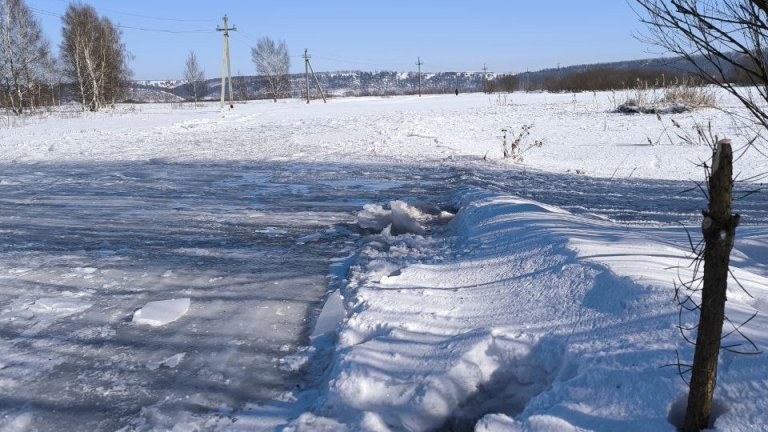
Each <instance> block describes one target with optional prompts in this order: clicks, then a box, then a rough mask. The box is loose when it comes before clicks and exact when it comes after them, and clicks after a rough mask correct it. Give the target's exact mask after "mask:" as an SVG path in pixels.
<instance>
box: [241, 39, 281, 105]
mask: <svg viewBox="0 0 768 432" xmlns="http://www.w3.org/2000/svg"><path fill="white" fill-rule="evenodd" d="M251 59H252V60H253V63H254V64H255V65H256V72H257V73H258V74H259V75H263V76H264V77H265V78H266V79H267V85H268V86H269V88H268V93H269V95H270V96H271V97H272V99H273V100H274V101H275V102H277V99H278V98H281V97H285V96H287V95H288V90H289V89H290V87H291V81H290V77H289V71H290V68H291V58H290V57H289V56H288V47H287V46H286V45H285V41H280V42H279V43H275V41H273V40H272V39H270V38H268V37H263V38H261V39H259V40H258V42H257V43H256V46H255V47H253V48H251Z"/></svg>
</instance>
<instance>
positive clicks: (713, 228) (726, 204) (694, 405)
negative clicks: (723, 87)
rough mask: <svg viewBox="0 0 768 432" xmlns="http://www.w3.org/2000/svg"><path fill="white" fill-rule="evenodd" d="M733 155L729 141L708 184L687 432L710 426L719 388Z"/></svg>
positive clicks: (732, 229) (735, 219) (732, 223)
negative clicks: (699, 301) (702, 265)
mask: <svg viewBox="0 0 768 432" xmlns="http://www.w3.org/2000/svg"><path fill="white" fill-rule="evenodd" d="M732 176H733V152H732V150H731V142H730V140H722V141H720V142H718V143H717V150H716V152H715V155H714V157H713V158H712V175H711V177H710V179H709V210H707V211H704V222H703V223H702V226H701V228H702V232H703V234H704V240H705V242H706V245H705V249H704V287H703V290H702V295H701V308H700V316H699V327H698V334H697V336H696V353H695V354H694V359H693V368H692V374H691V383H690V389H689V393H688V408H687V411H686V414H685V424H684V425H683V431H684V432H698V431H700V430H702V429H706V428H707V427H708V426H709V420H710V415H711V414H712V397H713V395H714V391H715V384H716V382H717V359H718V355H719V352H720V340H721V338H722V332H723V319H724V317H725V301H726V288H727V286H728V265H729V261H730V254H731V248H732V247H733V239H734V237H735V235H736V225H738V223H739V216H738V215H735V216H734V215H731V193H732V190H733V180H732Z"/></svg>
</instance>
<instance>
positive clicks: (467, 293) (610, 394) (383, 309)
mask: <svg viewBox="0 0 768 432" xmlns="http://www.w3.org/2000/svg"><path fill="white" fill-rule="evenodd" d="M365 212H367V213H375V214H378V213H381V211H380V209H375V210H374V209H371V208H370V207H367V208H366V210H365ZM447 234H449V235H448V236H447V237H441V236H436V237H433V238H427V237H424V236H420V235H415V234H404V235H400V236H393V235H391V233H390V232H387V231H386V230H385V231H384V232H382V233H381V234H374V235H371V236H370V237H369V239H368V241H367V242H366V244H365V246H364V247H363V249H362V251H361V252H360V254H359V256H358V257H357V261H356V262H355V263H354V264H353V265H352V267H351V268H350V272H349V281H348V284H347V285H346V287H345V288H344V289H343V290H342V295H343V298H344V302H345V306H346V310H347V319H346V320H345V321H344V323H343V325H342V327H341V329H340V331H339V333H338V343H337V347H336V349H335V353H334V354H333V358H332V363H331V368H330V373H329V375H328V387H327V390H326V391H325V392H323V393H322V394H321V396H320V397H319V398H317V403H316V404H315V405H314V407H313V408H312V409H311V410H310V411H309V412H306V413H305V414H303V415H301V416H299V417H298V418H296V419H295V420H293V421H292V422H291V423H290V424H289V428H288V430H296V431H301V430H346V428H348V430H366V431H390V430H407V431H423V430H433V429H443V428H453V429H452V430H469V429H471V428H473V427H476V430H478V431H509V430H513V431H514V430H518V431H531V432H533V431H554V430H557V431H582V430H603V431H604V430H622V431H648V430H654V431H664V430H668V431H674V430H675V427H674V426H673V425H672V424H670V422H669V420H668V417H669V416H673V417H674V415H675V413H674V412H671V410H672V406H673V404H674V403H675V402H676V401H678V400H679V399H680V398H681V397H683V395H684V394H685V389H684V384H683V382H682V381H681V380H680V378H679V377H678V376H677V375H676V371H675V369H674V368H662V366H664V365H667V364H670V363H672V362H674V360H675V350H678V351H679V352H680V354H681V356H682V357H683V358H692V350H691V347H689V346H688V345H687V344H685V343H684V342H683V341H682V339H681V337H680V335H679V333H678V332H677V330H676V325H677V324H678V321H677V309H676V307H675V306H674V304H673V301H672V299H673V281H674V280H675V279H676V277H677V276H678V275H679V276H680V277H682V278H685V277H687V276H689V272H690V270H688V269H687V263H688V262H689V260H690V257H689V253H688V251H687V250H686V249H685V244H684V243H683V242H682V241H681V240H682V239H681V238H680V237H679V235H680V234H681V232H679V231H678V232H675V233H670V232H669V231H668V230H665V229H658V230H655V231H654V230H652V229H650V230H649V229H644V230H639V229H629V228H627V227H624V226H617V225H615V224H612V223H608V222H604V221H596V220H590V219H585V218H582V217H577V216H574V215H572V214H569V213H567V212H565V211H562V210H560V209H557V208H553V207H550V206H546V205H542V204H539V203H536V202H532V201H528V200H522V199H518V198H513V197H507V196H494V195H488V194H467V195H465V196H464V198H463V203H462V208H461V211H460V212H459V213H458V214H457V216H456V219H455V220H454V221H453V223H452V225H450V226H449V228H448V232H447ZM683 235H684V234H683ZM754 241H755V240H749V239H745V241H744V242H745V244H748V245H752V244H753V243H754ZM737 248H738V244H737ZM737 253H739V254H741V253H743V252H737ZM678 266H681V270H679V273H678V272H677V271H676V270H670V268H674V267H678ZM736 275H737V276H738V277H739V279H740V281H741V282H742V284H744V286H745V288H746V289H747V290H749V291H750V292H751V294H752V295H753V296H754V298H749V297H747V296H745V295H743V294H742V293H740V292H737V291H738V290H739V289H738V288H736V290H732V291H731V292H730V293H729V300H730V301H729V303H728V307H729V310H728V313H729V315H730V316H731V317H732V318H733V319H735V320H739V319H743V318H746V317H748V316H749V315H750V314H751V313H752V312H753V311H755V310H761V312H763V314H762V315H765V312H766V311H765V305H766V304H768V303H766V299H768V279H766V277H765V276H766V275H765V274H756V273H754V268H752V269H751V270H750V269H736ZM731 286H735V283H733V281H732V284H731ZM766 324H768V322H767V321H766V319H765V318H764V317H763V316H761V317H758V318H757V319H756V320H755V321H753V322H751V323H750V325H749V326H748V327H749V329H748V330H747V332H748V334H749V336H750V337H752V338H753V340H754V341H755V342H756V343H757V344H758V345H759V346H765V344H766V342H768V337H767V336H768V335H766V333H765V332H764V331H763V330H762V329H764V328H766ZM766 376H768V359H766V358H765V356H757V357H734V356H732V355H729V354H727V353H726V354H724V355H723V364H722V365H721V371H720V375H719V382H718V385H719V388H718V392H717V395H716V397H717V403H718V404H719V406H722V407H723V409H722V412H723V413H722V414H721V415H720V416H719V417H718V418H717V420H716V423H715V429H716V430H723V431H725V430H727V431H732V430H755V429H754V428H756V427H758V426H759V425H764V424H766V423H767V422H768V411H766V410H764V409H763V408H762V407H765V406H766V405H768V392H766V391H765V388H766V387H765V385H766V383H767V382H766V380H765V377H766ZM299 398H301V396H299ZM672 411H674V410H672ZM246 418H247V417H246ZM248 424H249V423H248V422H247V421H246V422H244V423H243V425H242V426H246V425H248Z"/></svg>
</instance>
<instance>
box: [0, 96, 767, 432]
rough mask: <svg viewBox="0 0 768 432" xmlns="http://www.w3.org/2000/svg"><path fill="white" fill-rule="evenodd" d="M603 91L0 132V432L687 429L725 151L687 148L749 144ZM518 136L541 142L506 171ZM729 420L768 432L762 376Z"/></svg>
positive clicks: (746, 377)
mask: <svg viewBox="0 0 768 432" xmlns="http://www.w3.org/2000/svg"><path fill="white" fill-rule="evenodd" d="M614 96H615V95H613V94H608V93H596V94H593V93H584V94H577V95H572V94H518V93H516V94H512V95H506V96H496V95H493V96H487V95H479V94H476V95H460V96H459V97H455V96H453V95H450V96H428V97H422V98H416V97H393V98H350V99H333V100H330V101H329V103H328V104H321V103H313V104H310V105H306V104H304V103H302V102H300V101H295V100H293V101H283V102H280V103H277V104H274V103H271V102H258V103H248V104H239V105H236V107H235V110H234V111H229V110H228V111H226V112H223V113H222V112H219V111H218V104H209V105H206V106H204V107H203V108H199V109H197V110H193V109H191V108H189V109H188V108H184V109H179V108H178V107H172V106H170V105H135V106H121V107H118V108H117V109H116V110H115V111H113V112H100V113H78V112H71V111H68V112H66V113H55V114H51V115H47V116H41V117H34V118H27V119H22V120H19V119H3V118H0V232H2V234H3V236H2V238H0V390H2V392H1V394H2V396H0V429H2V430H11V431H27V430H29V431H33V430H42V431H47V430H50V431H54V430H62V429H73V430H81V429H86V430H125V431H130V430H175V431H193V430H218V431H252V430H269V431H271V430H288V431H316V430H329V431H337V430H365V431H389V430H391V431H398V430H409V431H420V430H473V429H475V430H478V431H506V430H520V431H568V430H573V431H579V430H601V431H603V430H609V431H612V430H622V431H625V430H626V431H648V430H670V431H671V430H674V426H673V424H674V423H675V422H677V421H679V420H678V417H679V416H680V411H681V409H680V406H681V401H683V400H684V399H683V398H684V395H685V385H684V383H683V382H682V380H681V379H680V377H678V376H677V371H676V369H675V368H671V367H666V368H665V367H662V366H664V365H668V364H670V363H673V362H674V361H675V360H676V357H675V356H676V351H677V352H679V354H680V356H681V358H682V359H683V360H689V359H690V358H692V348H691V347H690V346H688V345H687V344H686V343H685V342H684V341H683V339H682V338H681V336H680V335H679V333H678V331H677V330H676V326H677V325H678V315H677V308H676V306H675V304H674V302H673V296H674V282H675V281H676V280H677V279H678V278H680V279H683V280H685V279H686V278H691V277H692V270H691V269H690V268H689V266H688V264H689V262H690V258H691V257H690V251H689V247H688V238H687V236H686V233H685V230H684V228H683V227H681V226H680V225H679V224H678V222H683V223H684V224H685V225H687V226H688V227H690V230H691V232H692V233H693V235H694V237H696V236H698V234H697V228H696V226H697V224H698V219H699V218H700V215H699V213H698V212H699V210H700V209H701V208H702V207H704V206H705V203H704V200H703V199H702V198H701V196H700V195H701V194H700V193H699V192H697V191H692V192H688V193H682V191H684V190H686V189H690V188H691V187H692V186H693V183H692V181H691V180H694V179H700V178H701V176H702V171H701V169H700V168H698V167H696V166H695V165H696V164H697V163H699V162H700V161H705V160H707V158H708V157H709V156H710V150H709V149H708V148H707V147H706V146H698V145H691V144H687V143H684V142H683V141H682V140H681V139H680V138H678V137H677V134H678V133H681V132H683V133H688V134H690V135H692V136H695V132H694V131H693V125H694V124H700V125H707V124H710V123H711V125H712V129H713V131H715V132H716V133H717V134H718V135H720V136H721V137H730V138H732V139H733V141H734V146H735V147H736V148H739V147H740V146H743V145H744V143H745V142H747V140H749V139H750V138H751V136H749V134H748V128H744V127H743V125H740V124H739V123H736V122H734V121H733V120H732V119H731V117H730V116H729V115H727V114H725V113H724V112H722V111H720V110H714V109H708V110H700V111H697V112H695V113H693V114H676V115H665V116H662V117H661V119H658V118H657V117H655V116H641V115H637V116H627V115H621V114H615V113H611V112H610V109H611V108H612V106H613V105H612V104H613V102H612V101H611V99H612V98H614ZM616 97H618V98H621V95H618V96H616ZM720 104H721V106H722V107H724V108H728V109H732V110H735V111H736V112H737V113H742V114H743V113H744V112H743V110H741V109H740V108H739V107H738V104H737V103H736V102H734V101H732V100H731V99H729V98H727V97H725V96H722V97H721V98H720ZM673 119H674V121H675V122H677V123H679V124H680V125H681V126H682V127H681V128H676V127H674V126H673V122H672V120H673ZM523 125H533V127H532V129H531V134H530V136H529V137H528V140H527V143H532V142H534V140H543V142H544V144H543V146H541V147H540V148H539V147H536V148H532V149H531V150H530V151H528V152H527V153H526V154H525V155H524V159H523V161H522V163H519V164H512V163H510V162H507V161H503V160H501V142H502V139H501V135H502V132H501V130H502V129H509V130H510V131H511V132H509V135H510V136H512V135H515V134H516V132H517V131H519V130H520V128H521V127H522V126H523ZM511 139H513V138H510V140H511ZM649 139H650V141H651V142H653V143H654V145H649V143H648V141H649ZM526 146H527V144H524V147H526ZM764 153H765V152H764V151H763V154H761V153H760V152H759V151H756V150H751V151H749V152H747V153H746V154H744V155H743V157H741V158H740V159H739V160H738V161H737V163H736V171H737V172H739V173H740V174H739V175H740V178H751V177H755V176H759V175H760V174H762V173H763V172H764V171H765V168H764V167H765V166H766V156H764ZM755 187H757V186H756V185H754V184H752V185H740V186H739V187H738V189H739V190H740V191H747V190H751V189H754V188H755ZM735 210H736V211H738V212H740V213H742V215H743V219H742V224H743V225H742V227H740V228H739V230H738V238H737V241H736V245H735V250H734V252H733V256H732V264H733V267H734V271H733V273H734V275H735V277H736V278H738V279H739V281H740V282H741V284H742V285H743V286H744V288H746V290H748V291H749V293H750V294H751V296H748V295H747V294H745V293H744V291H742V290H741V289H740V288H739V287H738V286H737V285H736V284H735V283H733V282H732V283H731V291H730V293H729V302H728V314H729V317H730V318H731V319H732V320H734V322H740V321H742V320H744V319H746V318H748V317H749V316H751V315H752V313H754V312H755V311H757V312H758V313H759V314H758V316H757V318H755V319H754V320H752V321H751V322H750V323H749V324H748V325H747V326H746V327H745V328H744V329H742V330H743V331H744V332H745V333H746V334H747V335H748V336H749V337H750V338H752V340H753V341H754V342H755V343H756V344H757V346H758V347H759V348H760V349H764V347H766V346H768V334H767V333H766V332H765V329H766V328H768V322H767V321H766V317H765V315H766V313H768V213H767V212H766V210H768V199H766V195H765V192H761V193H757V194H753V195H750V196H749V197H748V198H746V199H743V200H739V201H737V202H736V205H735ZM694 318H695V317H693V316H684V322H685V323H692V322H694ZM726 327H727V326H726ZM726 331H728V328H726ZM731 339H733V340H734V341H736V342H738V338H733V337H732V336H731ZM729 340H730V339H729ZM716 411H717V418H716V421H715V423H714V427H715V429H716V430H722V431H734V430H736V431H739V430H743V431H752V430H765V425H766V424H768V359H766V356H765V355H758V356H735V355H732V354H728V353H725V354H724V355H723V356H722V359H721V364H720V373H719V377H718V390H717V392H716Z"/></svg>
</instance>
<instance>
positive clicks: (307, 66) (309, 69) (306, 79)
mask: <svg viewBox="0 0 768 432" xmlns="http://www.w3.org/2000/svg"><path fill="white" fill-rule="evenodd" d="M309 59H310V56H309V53H308V52H307V49H306V48H304V84H305V88H306V90H307V103H309V73H310V72H312V78H313V79H314V80H315V85H316V86H317V90H318V91H319V92H320V97H322V98H323V103H328V101H327V100H326V99H325V93H323V88H322V87H320V81H318V80H317V75H315V71H314V70H313V69H312V63H310V62H309Z"/></svg>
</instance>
